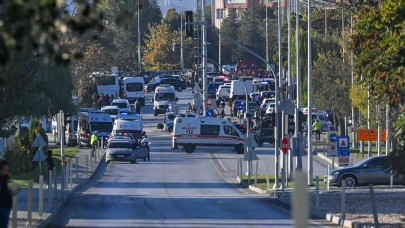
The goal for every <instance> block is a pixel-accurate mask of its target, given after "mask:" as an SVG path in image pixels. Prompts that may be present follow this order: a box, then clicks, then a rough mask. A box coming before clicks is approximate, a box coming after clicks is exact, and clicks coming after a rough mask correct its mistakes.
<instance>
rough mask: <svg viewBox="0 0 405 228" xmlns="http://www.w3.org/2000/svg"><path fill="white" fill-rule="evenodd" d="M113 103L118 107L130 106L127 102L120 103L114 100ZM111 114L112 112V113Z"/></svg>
mask: <svg viewBox="0 0 405 228" xmlns="http://www.w3.org/2000/svg"><path fill="white" fill-rule="evenodd" d="M112 105H116V106H118V108H128V105H127V103H118V102H113V103H112ZM110 115H111V114H110Z"/></svg>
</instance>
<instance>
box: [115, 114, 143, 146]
mask: <svg viewBox="0 0 405 228" xmlns="http://www.w3.org/2000/svg"><path fill="white" fill-rule="evenodd" d="M142 130H143V126H142V116H141V115H138V114H135V113H120V115H119V117H118V118H117V119H116V120H115V121H114V126H113V130H112V133H111V135H112V136H115V135H123V136H125V135H126V134H130V135H132V136H133V137H134V139H136V140H138V139H142Z"/></svg>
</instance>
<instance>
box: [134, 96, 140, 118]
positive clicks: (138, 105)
mask: <svg viewBox="0 0 405 228" xmlns="http://www.w3.org/2000/svg"><path fill="white" fill-rule="evenodd" d="M134 106H135V112H136V114H141V102H139V99H136V101H135V103H134Z"/></svg>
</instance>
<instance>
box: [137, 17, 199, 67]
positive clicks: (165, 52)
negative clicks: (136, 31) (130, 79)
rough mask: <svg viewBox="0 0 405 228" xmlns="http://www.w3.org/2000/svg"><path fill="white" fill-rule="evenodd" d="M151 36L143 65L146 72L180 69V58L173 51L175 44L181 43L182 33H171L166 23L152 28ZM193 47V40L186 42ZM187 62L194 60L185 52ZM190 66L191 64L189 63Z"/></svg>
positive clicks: (147, 42)
mask: <svg viewBox="0 0 405 228" xmlns="http://www.w3.org/2000/svg"><path fill="white" fill-rule="evenodd" d="M149 30H150V34H149V35H147V37H146V45H145V48H144V51H143V52H144V56H143V58H142V64H143V66H144V68H145V69H146V70H151V71H155V70H174V69H179V68H180V56H179V54H178V52H177V51H173V49H172V47H173V46H172V45H173V43H180V32H179V31H171V30H170V27H169V26H168V25H167V24H166V23H164V22H163V23H160V24H157V25H153V26H150V28H149ZM184 45H185V46H190V45H191V39H188V40H186V41H185V42H184ZM184 59H185V60H187V59H188V60H192V57H191V53H189V52H185V58H184ZM188 64H190V63H188Z"/></svg>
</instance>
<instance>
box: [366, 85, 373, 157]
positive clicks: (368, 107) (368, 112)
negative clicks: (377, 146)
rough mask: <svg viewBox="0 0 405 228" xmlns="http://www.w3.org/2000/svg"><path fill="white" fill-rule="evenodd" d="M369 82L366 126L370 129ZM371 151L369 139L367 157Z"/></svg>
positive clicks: (371, 154)
mask: <svg viewBox="0 0 405 228" xmlns="http://www.w3.org/2000/svg"><path fill="white" fill-rule="evenodd" d="M370 105H371V104H370V84H368V92H367V128H368V129H369V130H370V129H371V107H370ZM372 156H373V152H372V148H371V141H368V157H372Z"/></svg>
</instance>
